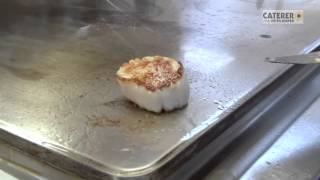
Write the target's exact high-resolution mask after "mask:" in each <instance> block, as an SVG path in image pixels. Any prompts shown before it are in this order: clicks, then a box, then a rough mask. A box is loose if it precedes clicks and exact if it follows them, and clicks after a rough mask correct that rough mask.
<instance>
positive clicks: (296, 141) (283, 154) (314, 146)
mask: <svg viewBox="0 0 320 180" xmlns="http://www.w3.org/2000/svg"><path fill="white" fill-rule="evenodd" d="M319 105H320V99H318V100H317V101H316V102H315V103H314V104H313V105H312V106H311V107H310V108H309V109H308V110H307V111H305V112H304V114H303V115H302V116H301V117H300V118H299V119H298V120H297V121H296V122H295V123H294V124H293V125H292V126H291V127H290V128H289V129H288V130H287V131H286V132H285V133H284V134H283V135H282V136H281V138H280V139H278V140H277V141H276V142H275V144H273V145H272V146H271V148H270V149H269V150H268V151H267V152H266V153H264V155H263V156H261V157H260V158H259V159H258V160H257V162H255V163H254V164H253V166H252V167H251V168H250V169H249V170H248V171H247V172H246V173H245V174H244V175H243V176H242V178H241V179H243V180H245V179H319V178H317V177H319V172H320V168H319V167H320V158H319V153H320V143H319V136H320V131H319V130H320V123H319V115H320V113H319Z"/></svg>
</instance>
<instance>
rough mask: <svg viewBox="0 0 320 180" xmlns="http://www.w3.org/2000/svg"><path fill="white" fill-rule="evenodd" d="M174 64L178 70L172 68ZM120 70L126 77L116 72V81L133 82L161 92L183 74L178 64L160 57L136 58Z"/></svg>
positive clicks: (180, 65) (181, 67)
mask: <svg viewBox="0 0 320 180" xmlns="http://www.w3.org/2000/svg"><path fill="white" fill-rule="evenodd" d="M150 58H152V60H150ZM174 64H176V65H178V68H177V67H174ZM120 69H122V71H123V73H124V74H126V76H124V75H121V74H120V73H119V71H118V72H117V78H118V80H120V81H122V82H134V83H136V84H137V85H139V86H144V87H145V88H146V89H147V90H150V91H156V90H161V89H163V88H166V87H169V86H171V85H172V84H175V83H176V82H178V81H179V80H180V79H181V78H182V77H183V73H184V69H183V66H182V64H181V63H180V62H177V61H176V60H174V59H171V58H168V57H162V56H153V57H144V58H142V59H139V58H136V59H133V60H130V61H129V63H124V64H123V65H122V66H121V67H120Z"/></svg>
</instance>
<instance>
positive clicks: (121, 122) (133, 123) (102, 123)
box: [87, 115, 156, 133]
mask: <svg viewBox="0 0 320 180" xmlns="http://www.w3.org/2000/svg"><path fill="white" fill-rule="evenodd" d="M87 119H88V121H87V125H89V126H91V127H93V128H96V127H113V128H119V129H120V130H121V131H124V132H126V133H130V132H143V131H146V130H148V129H151V128H152V127H154V126H155V125H156V122H155V120H153V119H143V120H142V119H126V118H111V117H108V116H106V115H103V116H96V115H92V116H87Z"/></svg>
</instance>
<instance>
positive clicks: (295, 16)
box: [262, 10, 304, 24]
mask: <svg viewBox="0 0 320 180" xmlns="http://www.w3.org/2000/svg"><path fill="white" fill-rule="evenodd" d="M303 20H304V14H303V10H263V12H262V21H263V24H303Z"/></svg>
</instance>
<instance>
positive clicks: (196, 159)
mask: <svg viewBox="0 0 320 180" xmlns="http://www.w3.org/2000/svg"><path fill="white" fill-rule="evenodd" d="M318 44H320V43H319V42H315V43H314V44H312V45H311V46H310V47H308V48H307V49H305V50H304V53H309V52H311V50H313V49H315V47H316V46H317V45H318ZM315 70H316V68H314V67H310V66H305V65H303V66H300V65H295V66H286V68H285V69H284V70H283V71H281V72H280V73H279V74H277V75H275V76H273V77H272V78H271V79H269V80H268V81H266V82H265V83H264V84H262V85H261V86H260V87H259V88H258V89H256V91H255V92H253V93H251V94H250V95H249V96H247V97H246V99H243V100H242V104H241V106H240V107H239V108H237V109H236V110H234V111H233V112H230V113H228V114H225V116H224V117H223V120H222V119H221V120H220V121H219V123H218V124H216V125H215V128H210V127H209V128H207V129H206V131H205V132H204V133H202V134H199V135H197V136H196V137H194V138H192V139H191V140H189V141H187V142H185V143H182V145H181V146H178V147H177V148H176V149H173V150H172V151H171V152H169V153H168V154H167V155H166V156H165V157H163V158H162V159H160V160H159V161H158V162H157V164H155V165H154V166H152V168H150V167H149V168H148V167H147V168H146V169H143V170H141V171H137V172H133V173H132V174H121V173H119V174H116V173H115V174H108V173H107V172H106V170H107V169H108V167H106V166H104V165H103V164H100V163H98V162H95V161H93V160H91V159H89V158H86V157H83V156H81V155H78V154H75V153H73V154H72V155H71V156H70V154H68V155H67V154H64V152H63V151H59V150H57V149H50V150H49V149H46V148H45V147H44V146H43V145H41V143H40V142H38V143H37V142H30V141H28V140H26V139H25V138H23V136H20V137H19V136H16V135H14V134H12V133H10V132H8V131H7V130H6V129H3V128H1V127H0V136H1V137H0V138H1V139H3V140H4V141H6V142H7V143H8V144H10V145H12V146H13V147H14V148H16V149H18V150H20V151H22V152H23V153H26V154H28V155H31V156H32V157H34V158H35V159H38V160H40V161H42V162H45V163H46V164H49V165H51V166H52V167H55V168H58V169H60V170H62V171H68V172H72V173H75V174H78V175H79V176H80V177H84V178H89V179H129V178H130V179H164V178H171V179H172V178H173V179H175V177H179V179H181V177H188V176H190V175H192V174H194V172H195V171H197V170H199V169H200V168H201V167H203V166H204V165H205V164H206V162H207V161H208V160H209V159H212V158H213V157H215V156H216V155H217V154H218V152H220V151H221V150H222V149H223V148H224V147H226V146H227V145H228V144H230V143H231V142H232V141H233V140H234V139H235V138H236V137H238V136H239V135H240V134H241V133H242V132H243V131H244V128H245V127H246V126H248V125H249V124H250V121H249V120H248V117H246V116H248V114H249V112H250V113H253V112H252V111H250V109H252V107H254V106H257V104H259V102H261V101H262V100H263V99H265V98H270V97H269V94H270V92H272V91H274V89H275V88H276V87H279V86H284V85H283V81H284V80H288V79H293V80H292V81H294V82H299V81H302V80H303V79H304V78H307V75H309V74H310V73H311V72H314V71H315ZM299 72H303V74H302V75H301V76H300V75H299V76H300V77H296V79H294V77H295V75H296V76H297V74H299ZM297 80H298V81H297ZM285 84H287V86H290V84H288V82H286V83H285ZM291 85H292V84H291ZM261 109H263V107H261ZM261 109H260V110H261ZM255 110H256V111H257V112H254V113H256V114H259V111H258V108H255ZM254 113H253V114H254ZM244 119H246V120H244ZM239 126H243V127H242V128H239ZM235 127H236V130H237V131H235V132H232V133H230V132H229V134H228V131H230V129H235ZM221 137H228V138H227V140H225V139H222V140H221ZM217 146H218V147H217ZM208 151H209V152H210V153H208ZM70 157H71V158H70ZM79 160H81V161H79ZM200 161H201V163H200ZM81 162H88V164H84V163H81ZM194 164H197V166H196V167H197V168H195V167H194V166H193V168H192V171H191V169H190V165H191V167H192V165H194ZM108 170H110V169H108ZM110 172H112V170H110Z"/></svg>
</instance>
